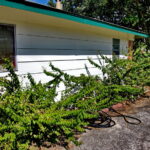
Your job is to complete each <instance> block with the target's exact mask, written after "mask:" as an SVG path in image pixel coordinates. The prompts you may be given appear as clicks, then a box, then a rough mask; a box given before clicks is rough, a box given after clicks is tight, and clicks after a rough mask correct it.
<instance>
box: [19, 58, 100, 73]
mask: <svg viewBox="0 0 150 150" xmlns="http://www.w3.org/2000/svg"><path fill="white" fill-rule="evenodd" d="M94 61H95V62H97V63H98V60H96V59H95V60H94ZM52 64H53V65H54V66H55V67H57V68H60V69H61V70H66V71H67V70H78V69H80V68H81V69H84V68H85V64H86V65H87V66H88V67H90V68H91V67H93V66H92V65H91V64H90V63H89V61H88V60H82V61H53V62H52ZM44 68H45V69H47V70H50V67H49V62H34V63H18V70H19V73H20V74H25V73H28V72H34V73H37V72H42V71H43V69H44Z"/></svg>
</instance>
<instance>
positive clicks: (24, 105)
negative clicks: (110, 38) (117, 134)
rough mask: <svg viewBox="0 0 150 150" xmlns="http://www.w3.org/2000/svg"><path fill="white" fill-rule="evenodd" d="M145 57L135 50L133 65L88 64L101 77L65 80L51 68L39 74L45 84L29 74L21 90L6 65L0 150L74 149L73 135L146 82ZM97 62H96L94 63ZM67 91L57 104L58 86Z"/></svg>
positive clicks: (148, 62)
mask: <svg viewBox="0 0 150 150" xmlns="http://www.w3.org/2000/svg"><path fill="white" fill-rule="evenodd" d="M149 56H150V54H149V53H148V52H144V51H141V50H140V49H138V50H137V51H136V52H135V53H134V56H133V59H132V60H127V59H114V60H111V59H108V58H106V57H104V56H100V57H101V58H102V59H103V60H105V61H106V62H107V64H106V65H105V66H103V65H101V62H100V61H99V62H100V64H97V63H95V62H94V61H93V60H91V59H89V62H90V63H91V64H93V65H94V66H95V67H97V68H99V69H100V70H101V71H102V73H103V78H101V77H100V76H86V75H83V74H82V75H80V76H79V77H75V76H71V75H68V74H67V73H64V72H63V71H61V70H60V69H58V68H56V67H55V66H53V65H52V64H50V67H51V68H52V70H53V72H48V71H46V70H44V73H45V74H46V75H47V76H49V77H50V79H51V78H52V79H51V80H50V81H49V82H48V83H44V84H43V83H41V82H38V83H36V82H35V81H34V78H33V77H32V76H31V75H30V74H28V75H27V78H28V80H29V83H30V84H29V85H28V86H27V87H23V86H22V84H21V82H20V80H19V78H18V76H17V74H16V73H15V71H14V70H13V67H12V65H11V64H10V63H9V62H8V61H7V60H6V63H5V65H4V68H5V69H6V70H7V71H8V72H9V74H8V76H7V77H3V78H0V88H1V89H3V90H4V92H3V93H1V97H0V149H4V150H25V149H29V146H30V145H32V144H36V145H37V146H39V147H40V146H41V145H43V144H44V143H45V142H48V143H49V144H51V145H52V144H60V145H64V146H66V145H67V144H68V142H69V141H73V142H74V143H76V144H78V142H77V139H76V138H75V136H74V135H75V134H76V133H78V132H84V127H86V126H88V124H89V122H90V120H92V119H97V118H98V117H99V111H100V110H101V109H103V108H107V107H110V106H112V105H113V104H115V103H118V102H121V101H123V100H134V99H135V98H136V97H137V96H139V95H140V94H141V93H142V87H143V86H144V85H149V84H150V83H149V81H150V59H149V58H150V57H149ZM99 60H100V59H99ZM61 82H62V83H63V84H64V85H65V87H66V89H65V91H64V92H63V95H62V98H61V100H60V101H59V102H56V101H55V97H56V96H57V92H56V89H57V86H58V85H59V84H60V83H61Z"/></svg>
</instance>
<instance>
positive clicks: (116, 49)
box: [112, 39, 120, 56]
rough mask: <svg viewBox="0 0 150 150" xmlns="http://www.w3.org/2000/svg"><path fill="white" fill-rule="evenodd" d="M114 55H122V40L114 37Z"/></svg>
mask: <svg viewBox="0 0 150 150" xmlns="http://www.w3.org/2000/svg"><path fill="white" fill-rule="evenodd" d="M112 52H113V55H116V56H119V55H120V40H119V39H113V50H112Z"/></svg>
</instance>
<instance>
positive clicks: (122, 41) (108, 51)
mask: <svg viewBox="0 0 150 150" xmlns="http://www.w3.org/2000/svg"><path fill="white" fill-rule="evenodd" d="M147 37H149V35H147V34H145V33H142V32H139V31H136V30H133V29H129V28H126V27H122V26H119V25H115V24H111V23H108V22H104V21H100V20H96V19H92V18H88V17H84V16H80V15H76V14H71V13H69V12H65V11H63V10H59V9H56V8H51V7H48V6H43V5H40V4H36V3H33V2H29V1H25V0H0V62H1V63H2V58H4V57H10V58H11V60H12V61H13V63H14V66H15V69H16V72H17V73H18V75H19V76H24V75H26V74H27V73H28V72H29V73H31V74H32V75H33V77H34V78H35V79H36V80H42V81H43V82H46V81H49V77H47V76H45V75H44V74H43V67H44V68H46V69H48V70H49V62H50V61H51V62H52V63H53V64H54V65H55V66H56V67H59V68H60V69H62V70H64V71H65V72H67V73H69V74H72V75H80V74H81V73H85V74H86V69H85V64H86V65H87V66H88V69H89V70H90V72H91V74H93V75H94V74H95V75H96V74H99V71H98V70H97V69H96V68H94V67H93V66H91V65H90V64H89V62H88V60H87V59H88V57H90V58H93V59H94V60H95V61H98V60H97V57H96V56H97V54H99V52H100V53H102V54H104V55H107V56H108V57H111V56H112V54H113V53H115V54H117V55H123V54H125V53H127V52H128V49H129V48H130V47H131V45H132V42H133V41H134V39H135V38H147ZM6 74H7V72H4V71H2V69H1V71H0V76H5V75H6Z"/></svg>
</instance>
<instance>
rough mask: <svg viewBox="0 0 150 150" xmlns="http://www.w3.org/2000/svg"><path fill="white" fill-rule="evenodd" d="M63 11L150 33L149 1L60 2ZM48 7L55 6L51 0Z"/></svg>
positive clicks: (84, 0) (80, 0) (91, 0)
mask: <svg viewBox="0 0 150 150" xmlns="http://www.w3.org/2000/svg"><path fill="white" fill-rule="evenodd" d="M62 2H63V5H64V10H65V11H69V12H72V13H76V14H80V15H84V16H88V17H92V18H96V19H100V20H104V21H107V22H112V23H115V24H119V25H123V26H127V27H130V28H134V29H137V30H142V31H145V32H148V33H150V26H149V25H150V0H62ZM49 5H51V6H55V3H54V1H53V0H50V1H49Z"/></svg>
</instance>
